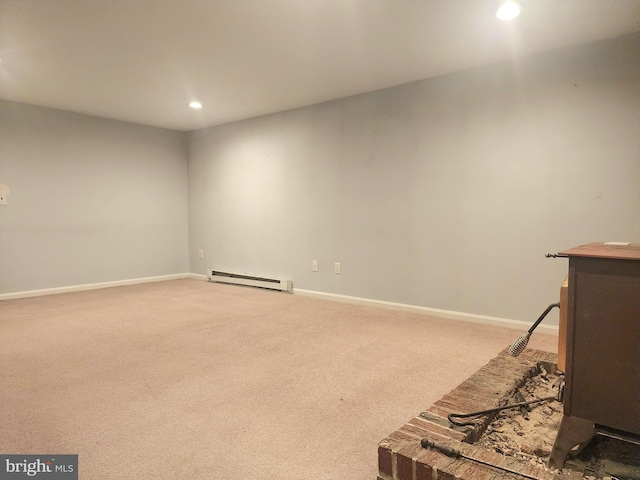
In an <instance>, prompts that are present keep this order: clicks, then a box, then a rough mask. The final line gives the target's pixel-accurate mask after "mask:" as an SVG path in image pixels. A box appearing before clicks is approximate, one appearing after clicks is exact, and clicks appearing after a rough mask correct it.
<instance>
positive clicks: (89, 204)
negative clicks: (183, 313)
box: [0, 101, 188, 293]
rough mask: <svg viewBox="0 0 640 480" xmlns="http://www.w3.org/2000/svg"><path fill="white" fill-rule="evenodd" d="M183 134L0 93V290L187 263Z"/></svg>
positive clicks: (117, 276)
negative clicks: (0, 201) (2, 194)
mask: <svg viewBox="0 0 640 480" xmlns="http://www.w3.org/2000/svg"><path fill="white" fill-rule="evenodd" d="M185 141H186V134H184V133H183V132H174V131H170V130H163V129H159V128H152V127H145V126H140V125H134V124H130V123H123V122H116V121H112V120H105V119H100V118H96V117H89V116H85V115H79V114H75V113H69V112H63V111H59V110H51V109H46V108H39V107H33V106H28V105H23V104H18V103H12V102H4V101H0V183H4V184H7V185H9V187H11V195H10V196H9V205H8V206H6V207H0V293H11V292H20V291H27V290H36V289H43V288H52V287H63V286H72V285H80V284H88V283H99V282H106V281H117V280H126V279H134V278H142V277H150V276H159V275H168V274H179V273H185V272H187V271H188V263H187V249H188V244H187V235H188V229H187V189H186V185H187V181H186V176H187V168H186V145H185Z"/></svg>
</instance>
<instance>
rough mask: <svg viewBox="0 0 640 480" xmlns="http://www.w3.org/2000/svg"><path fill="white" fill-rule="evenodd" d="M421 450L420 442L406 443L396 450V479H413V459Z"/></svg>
mask: <svg viewBox="0 0 640 480" xmlns="http://www.w3.org/2000/svg"><path fill="white" fill-rule="evenodd" d="M422 450H423V449H422V447H421V446H420V442H415V443H407V444H405V445H403V446H402V447H400V448H399V449H398V450H397V468H396V477H397V480H414V476H413V462H414V460H413V459H414V457H416V456H417V455H418V454H419V453H421V451H422Z"/></svg>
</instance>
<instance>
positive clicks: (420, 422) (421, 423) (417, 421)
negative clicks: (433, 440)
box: [409, 417, 467, 441]
mask: <svg viewBox="0 0 640 480" xmlns="http://www.w3.org/2000/svg"><path fill="white" fill-rule="evenodd" d="M409 424H410V425H415V426H416V427H420V428H421V429H422V430H425V431H426V432H431V433H437V434H438V435H442V436H445V437H448V438H451V439H453V440H458V441H463V440H464V439H466V437H467V435H466V434H464V433H462V432H458V431H456V430H453V429H451V428H446V427H441V426H440V425H436V424H435V423H433V422H430V421H428V420H424V419H422V418H420V417H415V418H412V419H411V420H409Z"/></svg>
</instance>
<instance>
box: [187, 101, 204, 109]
mask: <svg viewBox="0 0 640 480" xmlns="http://www.w3.org/2000/svg"><path fill="white" fill-rule="evenodd" d="M189 106H190V107H191V108H202V104H201V103H200V102H191V103H190V104H189Z"/></svg>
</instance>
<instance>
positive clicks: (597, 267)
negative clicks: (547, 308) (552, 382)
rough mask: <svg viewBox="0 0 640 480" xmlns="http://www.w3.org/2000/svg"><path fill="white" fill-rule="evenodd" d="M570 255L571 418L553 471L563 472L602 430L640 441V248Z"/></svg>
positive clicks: (564, 360)
mask: <svg viewBox="0 0 640 480" xmlns="http://www.w3.org/2000/svg"><path fill="white" fill-rule="evenodd" d="M559 256H566V257H568V258H569V275H568V277H567V280H566V281H565V284H564V285H563V288H562V289H561V295H560V297H561V299H560V300H561V301H560V334H559V348H558V350H559V352H558V359H559V361H558V363H559V368H562V367H563V366H564V370H565V374H566V384H565V389H564V399H563V406H564V416H563V419H562V422H561V424H560V428H559V430H558V435H557V437H556V440H555V444H554V447H553V451H552V452H551V457H550V459H549V466H550V467H554V468H562V467H563V465H564V462H565V460H566V457H567V454H568V453H569V451H570V450H571V449H572V448H574V447H575V446H579V448H581V447H583V446H585V445H586V444H587V443H588V442H589V441H590V440H591V438H592V437H593V436H594V434H595V432H596V431H599V432H602V433H605V434H609V435H612V436H617V437H619V438H623V439H626V440H628V441H633V442H637V441H638V439H639V438H640V244H605V243H591V244H588V245H583V246H580V247H575V248H572V249H570V250H566V251H564V252H560V254H559Z"/></svg>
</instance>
